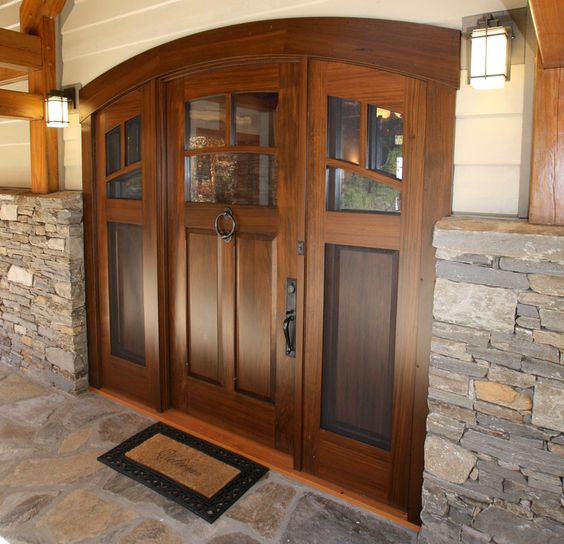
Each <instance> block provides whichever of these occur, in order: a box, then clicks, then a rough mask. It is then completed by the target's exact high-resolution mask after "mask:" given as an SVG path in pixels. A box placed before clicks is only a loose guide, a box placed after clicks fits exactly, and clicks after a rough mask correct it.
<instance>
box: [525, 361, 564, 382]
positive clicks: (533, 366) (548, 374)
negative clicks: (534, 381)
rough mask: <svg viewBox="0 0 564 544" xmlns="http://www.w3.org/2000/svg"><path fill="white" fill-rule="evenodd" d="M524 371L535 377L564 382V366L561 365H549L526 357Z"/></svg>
mask: <svg viewBox="0 0 564 544" xmlns="http://www.w3.org/2000/svg"><path fill="white" fill-rule="evenodd" d="M522 367H523V371H524V372H527V373H529V374H534V375H535V376H542V377H544V378H550V379H554V380H562V381H564V366H563V365H560V364H554V363H547V362H545V361H540V360H539V359H533V358H532V357H525V359H524V360H523V364H522Z"/></svg>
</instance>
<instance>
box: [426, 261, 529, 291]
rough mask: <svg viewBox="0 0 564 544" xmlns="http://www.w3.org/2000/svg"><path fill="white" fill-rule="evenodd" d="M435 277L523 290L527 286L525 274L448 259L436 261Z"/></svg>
mask: <svg viewBox="0 0 564 544" xmlns="http://www.w3.org/2000/svg"><path fill="white" fill-rule="evenodd" d="M437 277H439V278H447V279H449V280H453V281H457V282H465V283H477V284H479V285H489V286H491V287H505V288H508V289H523V290H524V289H528V288H529V281H528V279H527V275H526V274H519V273H516V272H507V271H505V270H496V269H493V268H488V267H484V266H472V265H469V264H463V263H457V262H449V261H439V262H438V263H437Z"/></svg>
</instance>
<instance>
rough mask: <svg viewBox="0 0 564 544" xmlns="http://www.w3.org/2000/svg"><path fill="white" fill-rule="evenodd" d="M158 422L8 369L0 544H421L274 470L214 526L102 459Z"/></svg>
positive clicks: (0, 441) (3, 371)
mask: <svg viewBox="0 0 564 544" xmlns="http://www.w3.org/2000/svg"><path fill="white" fill-rule="evenodd" d="M151 423H152V420H151V419H149V418H147V417H144V416H141V415H139V414H136V413H134V412H132V411H130V410H127V409H125V408H123V407H122V406H120V405H118V404H116V403H114V402H112V401H110V400H109V399H106V398H104V397H101V396H99V395H96V394H94V393H86V394H83V395H82V396H80V397H78V398H77V397H71V396H69V395H66V394H64V393H60V392H57V391H54V390H50V389H47V388H45V387H43V386H40V385H37V384H35V383H33V382H32V381H30V380H27V379H26V378H24V377H22V376H20V375H19V374H17V373H16V372H14V371H12V370H10V369H9V368H7V367H5V366H0V537H2V538H3V539H5V541H7V542H8V543H9V544H55V543H56V544H75V543H79V542H80V543H85V544H89V543H102V544H104V543H114V542H119V543H126V544H180V543H189V544H262V543H264V544H413V543H415V541H416V535H415V533H413V532H411V531H408V530H407V529H405V528H403V527H401V526H398V525H396V524H394V523H392V522H390V521H388V520H385V519H383V518H380V517H378V516H376V515H375V514H372V513H370V512H366V511H363V510H361V509H359V508H356V507H353V506H351V505H348V504H345V503H342V502H340V501H338V500H335V499H333V498H332V497H329V496H327V495H324V494H323V493H321V492H319V491H317V490H314V489H312V488H309V487H307V486H304V485H301V484H298V483H297V482H294V481H293V480H291V479H289V478H286V477H284V476H282V475H280V474H278V473H275V472H272V471H271V472H270V473H269V474H268V475H267V476H265V477H264V478H263V479H262V480H260V481H259V482H258V483H257V484H256V485H255V486H254V487H253V488H251V490H250V491H248V492H247V493H246V495H245V496H244V497H243V498H242V499H240V500H239V501H238V502H237V503H236V504H235V505H234V506H233V507H231V509H230V510H228V511H227V512H226V513H225V514H224V515H223V516H222V517H221V518H220V519H219V520H217V521H216V522H215V523H214V524H212V525H210V524H208V523H207V522H205V521H203V520H201V519H200V518H198V517H197V516H195V515H194V514H192V513H191V512H189V511H188V510H186V509H185V508H183V507H181V506H179V505H177V504H176V503H174V502H172V501H170V500H168V499H165V498H164V497H162V496H161V495H158V494H157V493H155V492H153V491H151V490H150V489H148V488H146V487H144V486H143V485H141V484H138V483H136V482H134V481H133V480H130V479H129V478H126V477H125V476H122V475H121V474H118V473H116V472H114V471H113V470H111V469H109V468H107V467H105V466H104V465H102V464H101V463H99V462H98V461H97V460H96V457H97V456H98V455H100V453H102V452H105V451H107V450H109V449H110V448H112V447H113V446H115V445H116V444H118V443H119V442H121V441H123V440H124V439H126V438H127V437H128V436H130V435H132V434H134V433H136V432H138V431H139V430H141V429H143V428H145V427H147V426H148V425H150V424H151ZM0 542H2V540H1V539H0Z"/></svg>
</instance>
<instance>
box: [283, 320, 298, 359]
mask: <svg viewBox="0 0 564 544" xmlns="http://www.w3.org/2000/svg"><path fill="white" fill-rule="evenodd" d="M295 319H296V318H295V316H294V312H293V311H290V312H287V315H286V319H284V323H282V330H283V331H284V338H285V339H286V355H287V356H288V357H295V356H296V347H295V345H294V344H295V338H296V327H295V326H294V327H291V325H292V324H293V323H294V321H295ZM290 329H292V330H290Z"/></svg>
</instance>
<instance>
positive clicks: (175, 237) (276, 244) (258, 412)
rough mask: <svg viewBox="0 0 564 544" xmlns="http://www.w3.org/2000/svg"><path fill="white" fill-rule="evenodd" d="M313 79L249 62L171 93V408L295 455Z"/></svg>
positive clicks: (296, 67)
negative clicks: (307, 91) (305, 144)
mask: <svg viewBox="0 0 564 544" xmlns="http://www.w3.org/2000/svg"><path fill="white" fill-rule="evenodd" d="M303 73H304V67H303V65H302V63H300V62H296V63H286V62H283V63H271V64H252V63H251V64H246V65H243V66H237V67H233V68H225V69H220V70H214V71H208V72H202V73H198V74H195V75H193V76H188V77H185V78H183V79H179V80H176V81H173V82H171V83H169V84H168V87H167V102H168V110H167V123H168V143H167V145H168V158H169V163H168V170H169V180H170V200H169V209H170V217H169V222H170V223H169V228H170V230H169V285H170V290H171V293H170V294H171V296H170V303H171V309H170V311H171V319H170V323H171V363H172V404H173V407H174V408H177V409H180V410H182V411H184V412H186V413H187V414H189V415H192V416H195V417H198V418H201V419H204V420H207V421H209V422H212V423H214V424H216V425H218V426H221V427H226V428H228V429H230V430H232V431H234V432H238V433H241V434H242V435H245V436H248V437H250V438H253V439H255V440H257V441H259V442H261V443H263V444H266V445H268V446H270V447H273V448H277V449H279V450H282V451H284V452H288V453H289V452H291V451H292V450H293V445H294V439H295V437H294V434H295V433H294V425H295V423H294V413H295V412H294V382H295V378H296V374H295V367H296V361H297V360H298V359H297V357H299V353H298V354H296V349H295V345H296V342H297V341H298V336H299V326H297V325H299V324H300V323H301V311H302V308H301V307H299V305H298V304H297V303H296V301H297V299H298V298H299V297H296V296H294V297H293V298H294V307H293V308H288V307H287V298H288V297H287V296H286V292H287V289H288V285H290V284H291V285H293V286H294V287H290V290H292V289H294V290H295V289H296V287H295V286H296V284H295V283H293V284H292V283H291V282H292V280H295V279H296V278H297V277H298V256H297V253H296V246H297V242H298V232H299V225H300V224H301V222H302V218H303V214H304V212H303V204H302V200H303V199H302V197H301V195H302V194H303V184H304V179H303V172H304V171H305V168H304V166H303V159H302V157H303V153H302V152H300V151H297V150H296V145H297V144H298V145H299V142H300V141H303V137H302V135H301V133H300V127H301V126H303V122H302V121H301V119H303V114H304V112H303V108H302V106H301V102H300V100H303V94H301V95H300V93H301V86H302V85H303V81H304V79H303V75H302V74H303ZM288 282H290V284H289V283H288ZM301 288H302V286H300V285H297V292H299V290H300V289H301ZM293 294H294V295H295V294H296V293H293ZM290 298H291V297H290ZM289 312H290V313H291V312H293V313H291V315H290V313H289ZM288 318H289V319H288ZM284 327H286V331H284ZM285 332H286V335H285ZM289 344H294V345H293V346H291V345H290V346H289ZM289 348H292V349H289Z"/></svg>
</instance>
